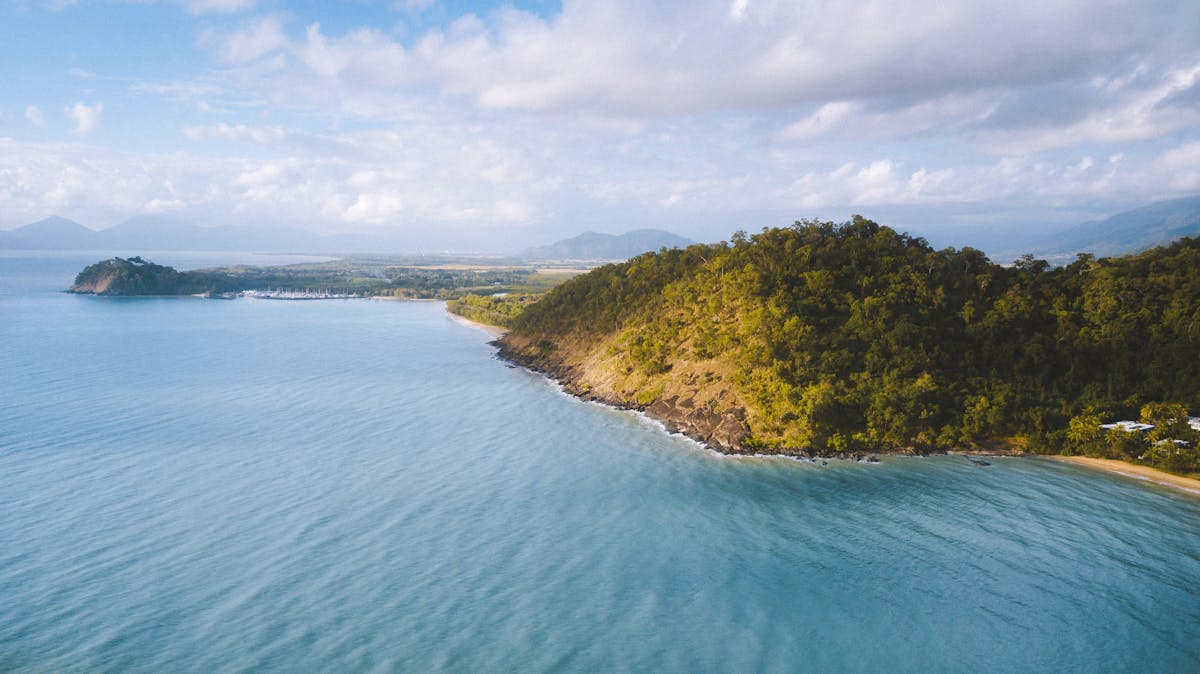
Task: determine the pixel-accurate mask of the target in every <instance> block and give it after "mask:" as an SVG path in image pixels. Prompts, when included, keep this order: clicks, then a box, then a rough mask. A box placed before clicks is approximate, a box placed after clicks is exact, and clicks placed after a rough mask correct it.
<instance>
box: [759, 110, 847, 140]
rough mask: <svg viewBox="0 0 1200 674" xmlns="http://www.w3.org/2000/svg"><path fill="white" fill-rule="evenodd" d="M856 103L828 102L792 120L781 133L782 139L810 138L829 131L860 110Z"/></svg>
mask: <svg viewBox="0 0 1200 674" xmlns="http://www.w3.org/2000/svg"><path fill="white" fill-rule="evenodd" d="M859 107H860V106H859V105H858V104H856V103H847V102H845V101H838V102H835V103H826V104H825V105H822V106H821V107H820V108H818V109H817V110H816V111H815V112H813V113H812V114H811V115H808V116H807V117H805V118H803V119H799V120H796V121H795V122H792V123H791V124H789V125H788V126H787V127H785V128H784V130H783V131H782V132H781V133H780V134H779V137H780V139H781V140H808V139H810V138H815V137H817V136H822V135H825V134H826V133H828V132H829V131H830V130H831V129H833V128H834V127H836V126H837V125H838V124H840V123H841V122H842V121H843V120H845V119H846V118H847V117H849V116H850V115H851V114H853V113H855V112H857V111H858V110H859Z"/></svg>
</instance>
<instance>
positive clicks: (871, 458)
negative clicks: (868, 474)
mask: <svg viewBox="0 0 1200 674" xmlns="http://www.w3.org/2000/svg"><path fill="white" fill-rule="evenodd" d="M867 463H879V457H878V456H875V455H874V454H872V455H871V456H869V457H867Z"/></svg>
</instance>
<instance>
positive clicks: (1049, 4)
mask: <svg viewBox="0 0 1200 674" xmlns="http://www.w3.org/2000/svg"><path fill="white" fill-rule="evenodd" d="M0 83H2V84H3V86H0V229H11V228H14V227H18V226H21V225H24V224H27V223H29V222H33V221H35V220H39V219H41V218H44V217H47V216H51V215H60V216H64V217H67V218H71V219H73V220H76V221H78V222H80V223H82V224H84V225H87V226H89V227H92V228H96V229H102V228H106V227H110V226H113V225H115V224H118V223H120V222H122V221H125V220H127V219H130V218H132V217H135V216H145V215H154V216H164V217H169V218H174V219H177V220H184V221H188V222H194V223H196V224H201V225H234V226H250V225H256V224H270V225H276V226H289V227H298V228H303V229H307V230H310V231H314V232H318V233H323V234H338V233H367V234H378V235H380V236H381V237H383V238H387V239H388V240H389V241H399V242H401V243H402V245H404V246H407V247H408V248H410V249H413V250H420V249H434V248H444V249H454V250H459V251H469V250H479V251H485V250H495V251H499V252H506V251H509V250H514V249H519V248H521V247H524V246H527V245H536V244H540V243H546V242H548V241H552V240H555V239H558V238H563V237H566V236H572V235H574V234H578V233H579V232H582V231H584V230H593V231H602V232H611V233H619V232H623V231H627V230H630V229H636V228H642V227H657V228H663V229H669V230H671V231H674V232H676V233H678V234H682V235H684V236H688V237H690V238H693V239H696V240H701V241H718V240H722V239H727V238H729V236H730V234H731V233H732V232H733V231H734V230H737V229H744V230H747V231H750V232H753V231H757V230H759V229H761V228H762V227H767V226H779V225H787V224H790V223H791V222H793V221H795V220H798V219H806V218H820V219H832V220H835V221H842V220H846V219H848V218H849V217H850V215H852V214H862V215H864V216H866V217H869V218H872V219H874V220H876V221H878V222H880V223H882V224H887V225H890V226H893V227H895V228H897V229H901V230H904V231H909V232H912V233H914V234H917V235H922V236H926V237H927V238H929V239H930V240H931V241H932V242H935V243H937V244H939V245H956V246H962V245H976V246H981V247H985V246H987V245H995V244H996V242H998V241H1010V242H1011V241H1014V240H1017V241H1019V240H1025V239H1029V238H1031V237H1036V236H1038V235H1039V234H1041V233H1045V232H1048V231H1050V230H1054V229H1061V228H1063V227H1066V226H1069V225H1072V224H1077V223H1079V222H1083V221H1087V220H1092V219H1098V218H1102V217H1105V216H1108V215H1111V214H1113V213H1116V212H1119V211H1121V210H1126V209H1129V208H1133V207H1137V206H1140V205H1144V204H1146V203H1149V202H1152V201H1156V200H1160V199H1168V198H1174V197H1182V196H1189V195H1193V194H1196V193H1200V2H1196V1H1195V0H1172V1H1166V2H1162V1H1159V0H1132V1H1124V0H1079V1H1076V0H1007V1H1005V2H996V1H995V0H987V1H983V2H973V1H963V2H947V1H946V0H906V1H904V2H900V1H895V2H884V1H878V0H841V1H825V0H792V1H790V2H785V1H776V0H721V1H712V2H709V1H707V0H694V1H690V2H682V1H679V2H671V1H659V0H587V1H582V2H577V1H574V0H564V1H563V2H552V1H549V0H521V1H516V2H487V1H481V2H469V1H466V0H457V1H450V2H437V1H436V0H391V1H385V0H379V1H372V0H343V1H341V2H318V1H316V0H310V1H291V2H289V1H284V0H0Z"/></svg>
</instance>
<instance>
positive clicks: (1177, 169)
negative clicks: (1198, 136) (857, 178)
mask: <svg viewBox="0 0 1200 674" xmlns="http://www.w3.org/2000/svg"><path fill="white" fill-rule="evenodd" d="M1155 165H1156V166H1155V168H1157V169H1158V172H1159V173H1160V174H1162V175H1163V176H1164V177H1166V178H1167V180H1168V183H1167V184H1168V185H1169V186H1170V188H1171V189H1173V190H1178V191H1180V192H1200V141H1193V142H1191V143H1186V144H1184V145H1180V146H1179V147H1176V148H1173V149H1171V150H1168V151H1167V152H1165V153H1163V155H1162V157H1160V158H1159V159H1158V161H1156V162H1155Z"/></svg>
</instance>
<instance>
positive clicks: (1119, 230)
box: [1012, 195, 1200, 261]
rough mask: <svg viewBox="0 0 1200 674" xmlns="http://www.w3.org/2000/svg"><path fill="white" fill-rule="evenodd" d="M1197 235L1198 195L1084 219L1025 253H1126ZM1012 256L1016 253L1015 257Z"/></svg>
mask: <svg viewBox="0 0 1200 674" xmlns="http://www.w3.org/2000/svg"><path fill="white" fill-rule="evenodd" d="M1197 235H1200V195H1197V196H1192V197H1184V198H1182V199H1170V200H1167V201H1157V202H1154V203H1152V204H1147V205H1145V206H1142V207H1139V208H1135V209H1133V210H1129V211H1123V212H1121V213H1117V214H1116V215H1113V216H1111V217H1108V218H1105V219H1103V220H1096V221H1092V222H1085V223H1082V224H1079V225H1075V226H1074V227H1069V228H1067V229H1065V230H1062V231H1059V232H1056V233H1054V234H1051V235H1049V236H1047V237H1045V238H1044V239H1041V240H1040V241H1035V242H1033V243H1032V245H1031V246H1030V249H1029V250H1028V251H1012V252H1013V253H1015V254H1017V255H1019V254H1021V253H1024V252H1029V253H1032V254H1033V255H1034V256H1036V257H1044V258H1046V259H1049V260H1051V261H1069V260H1070V259H1071V258H1073V257H1074V256H1075V255H1076V254H1078V253H1091V254H1093V255H1096V256H1106V255H1125V254H1129V253H1139V252H1141V251H1144V250H1149V249H1151V248H1153V247H1155V246H1164V245H1166V244H1169V243H1171V242H1172V241H1174V240H1176V239H1179V238H1181V237H1185V236H1197ZM1014 257H1015V256H1014Z"/></svg>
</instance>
